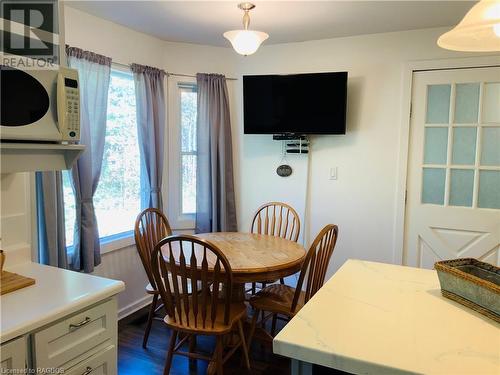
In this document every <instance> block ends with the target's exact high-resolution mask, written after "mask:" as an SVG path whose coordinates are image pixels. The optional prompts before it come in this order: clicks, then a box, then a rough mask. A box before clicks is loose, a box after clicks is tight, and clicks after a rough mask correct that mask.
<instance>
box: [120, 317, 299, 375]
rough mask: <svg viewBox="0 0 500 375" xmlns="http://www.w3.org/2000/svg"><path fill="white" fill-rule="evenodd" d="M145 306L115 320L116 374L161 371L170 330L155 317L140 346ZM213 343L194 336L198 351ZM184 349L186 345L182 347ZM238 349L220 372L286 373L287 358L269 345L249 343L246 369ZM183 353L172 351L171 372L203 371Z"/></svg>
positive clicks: (201, 365)
mask: <svg viewBox="0 0 500 375" xmlns="http://www.w3.org/2000/svg"><path fill="white" fill-rule="evenodd" d="M146 317H147V310H146V309H143V310H140V311H139V312H137V313H135V314H133V315H132V316H131V317H128V318H125V319H123V320H121V321H120V322H119V326H118V374H119V375H137V374H162V373H163V365H164V363H165V356H166V350H167V344H168V340H169V338H170V330H169V329H168V328H167V327H165V325H164V324H163V323H162V322H161V321H158V320H155V321H154V322H153V327H152V329H151V334H150V335H149V340H148V348H147V349H143V348H142V338H143V334H144V327H145V325H146ZM186 346H187V345H186ZM214 347H215V342H214V340H213V338H210V337H203V336H198V338H197V348H198V350H200V351H205V352H207V353H212V352H213V349H214ZM186 350H187V348H186ZM240 352H241V351H239V350H238V351H237V352H236V353H235V354H234V355H233V356H232V358H230V359H229V360H228V362H227V363H226V364H225V366H224V373H225V374H228V375H232V374H238V375H242V374H248V373H251V374H272V375H281V374H289V373H290V361H289V360H288V359H287V358H284V357H281V356H278V355H274V354H272V350H271V347H270V346H263V347H261V345H260V344H258V343H257V344H255V345H252V350H251V365H252V370H251V372H248V371H247V370H246V369H245V367H244V366H241V364H240V360H241V354H240ZM192 362H193V363H194V366H193V365H191V367H190V366H189V360H188V359H187V358H185V357H183V356H179V355H175V356H174V359H173V362H172V370H171V372H170V373H171V374H173V375H174V374H175V375H178V374H179V375H180V374H182V375H185V374H200V375H201V374H205V373H206V369H207V365H208V363H207V362H205V361H192Z"/></svg>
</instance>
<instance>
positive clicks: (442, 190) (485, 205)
mask: <svg viewBox="0 0 500 375" xmlns="http://www.w3.org/2000/svg"><path fill="white" fill-rule="evenodd" d="M499 244H500V67H490V68H476V69H457V70H440V71H427V72H417V73H415V74H414V77H413V93H412V118H411V131H410V150H409V159H408V178H407V202H406V220H405V249H404V261H405V264H407V265H411V266H416V267H422V268H432V267H433V265H434V262H436V261H439V260H443V259H453V258H463V257H473V258H477V259H481V260H483V261H486V262H489V263H493V264H497V265H498V264H499V260H500V251H499Z"/></svg>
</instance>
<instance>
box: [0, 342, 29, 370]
mask: <svg viewBox="0 0 500 375" xmlns="http://www.w3.org/2000/svg"><path fill="white" fill-rule="evenodd" d="M25 368H26V340H25V338H24V337H20V338H18V339H14V340H11V341H9V342H6V343H5V344H2V346H0V369H1V370H0V374H4V373H5V374H8V373H9V371H10V370H19V371H22V370H24V369H25ZM10 372H11V373H14V372H12V371H10ZM22 373H23V372H19V374H22Z"/></svg>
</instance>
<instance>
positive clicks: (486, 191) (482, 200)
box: [478, 171, 500, 208]
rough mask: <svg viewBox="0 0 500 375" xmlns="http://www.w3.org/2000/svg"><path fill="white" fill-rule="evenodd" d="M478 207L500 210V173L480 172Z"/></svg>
mask: <svg viewBox="0 0 500 375" xmlns="http://www.w3.org/2000/svg"><path fill="white" fill-rule="evenodd" d="M478 206H479V207H481V208H500V171H480V172H479V197H478Z"/></svg>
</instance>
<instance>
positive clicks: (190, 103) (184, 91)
mask: <svg viewBox="0 0 500 375" xmlns="http://www.w3.org/2000/svg"><path fill="white" fill-rule="evenodd" d="M179 92H180V96H181V98H180V99H181V118H180V122H181V171H182V173H181V192H182V199H181V212H182V214H184V215H186V214H187V215H189V214H194V213H196V114H197V111H196V106H197V93H196V86H192V85H190V86H181V87H180V88H179Z"/></svg>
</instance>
